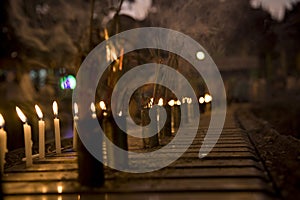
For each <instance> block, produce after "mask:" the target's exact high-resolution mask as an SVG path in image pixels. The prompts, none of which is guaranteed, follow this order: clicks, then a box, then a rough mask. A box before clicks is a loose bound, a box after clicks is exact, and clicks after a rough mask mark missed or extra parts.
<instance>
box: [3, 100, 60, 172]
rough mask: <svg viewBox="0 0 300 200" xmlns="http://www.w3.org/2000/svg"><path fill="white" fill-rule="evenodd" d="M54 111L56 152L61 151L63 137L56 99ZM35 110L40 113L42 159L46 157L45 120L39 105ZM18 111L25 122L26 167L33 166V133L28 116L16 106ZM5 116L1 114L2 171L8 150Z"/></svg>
mask: <svg viewBox="0 0 300 200" xmlns="http://www.w3.org/2000/svg"><path fill="white" fill-rule="evenodd" d="M52 108H53V113H54V116H55V117H54V134H55V147H56V153H58V154H60V153H61V141H60V140H61V139H60V122H59V119H58V118H57V116H58V105H57V102H56V101H54V102H53V105H52ZM35 110H36V113H37V115H38V118H39V121H38V130H39V154H38V157H39V158H40V159H43V158H45V121H44V120H43V113H42V111H41V109H40V107H39V106H38V105H35ZM16 112H17V114H18V116H19V118H20V119H21V121H22V122H23V123H24V124H23V132H24V143H25V144H24V146H25V161H26V167H30V166H32V164H33V162H32V159H33V155H32V144H33V142H32V139H31V137H32V135H31V126H30V125H29V124H28V120H27V117H26V116H25V114H24V113H23V112H22V110H21V109H20V108H19V107H18V106H16ZM4 124H5V121H4V118H3V116H2V115H1V114H0V127H1V128H0V168H1V173H3V172H4V164H5V153H6V152H7V134H6V132H5V131H4V128H3V127H4Z"/></svg>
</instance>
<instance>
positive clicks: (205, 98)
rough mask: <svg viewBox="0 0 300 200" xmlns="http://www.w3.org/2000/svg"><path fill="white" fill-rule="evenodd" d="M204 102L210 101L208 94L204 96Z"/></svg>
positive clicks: (210, 97)
mask: <svg viewBox="0 0 300 200" xmlns="http://www.w3.org/2000/svg"><path fill="white" fill-rule="evenodd" d="M204 100H205V103H209V102H211V101H212V96H210V95H209V94H205V96H204Z"/></svg>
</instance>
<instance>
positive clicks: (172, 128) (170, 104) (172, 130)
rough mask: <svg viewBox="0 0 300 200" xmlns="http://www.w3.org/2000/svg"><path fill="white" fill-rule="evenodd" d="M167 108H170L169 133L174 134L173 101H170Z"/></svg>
mask: <svg viewBox="0 0 300 200" xmlns="http://www.w3.org/2000/svg"><path fill="white" fill-rule="evenodd" d="M168 104H169V106H171V132H172V133H173V132H174V105H175V101H174V100H173V99H172V100H170V101H169V102H168Z"/></svg>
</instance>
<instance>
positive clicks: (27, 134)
mask: <svg viewBox="0 0 300 200" xmlns="http://www.w3.org/2000/svg"><path fill="white" fill-rule="evenodd" d="M16 111H17V113H18V115H19V118H20V119H21V120H22V122H24V125H23V130H24V140H25V157H26V167H30V166H32V141H31V126H30V125H28V124H27V118H26V116H25V115H24V113H23V112H22V111H21V109H20V108H19V107H16Z"/></svg>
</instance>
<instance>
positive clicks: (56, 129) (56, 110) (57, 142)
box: [52, 101, 61, 154]
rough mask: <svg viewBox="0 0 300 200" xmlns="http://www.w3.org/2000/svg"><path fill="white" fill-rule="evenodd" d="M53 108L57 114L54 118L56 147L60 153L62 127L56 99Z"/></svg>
mask: <svg viewBox="0 0 300 200" xmlns="http://www.w3.org/2000/svg"><path fill="white" fill-rule="evenodd" d="M52 108H53V113H54V116H55V118H54V135H55V148H56V153H57V154H60V153H61V143H60V127H59V119H58V118H57V115H58V106H57V103H56V101H54V102H53V105H52Z"/></svg>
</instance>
